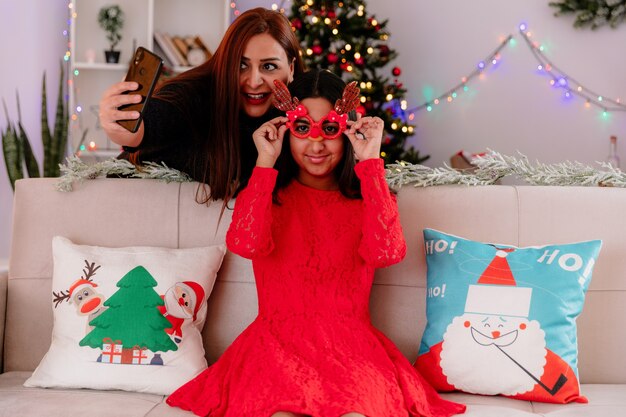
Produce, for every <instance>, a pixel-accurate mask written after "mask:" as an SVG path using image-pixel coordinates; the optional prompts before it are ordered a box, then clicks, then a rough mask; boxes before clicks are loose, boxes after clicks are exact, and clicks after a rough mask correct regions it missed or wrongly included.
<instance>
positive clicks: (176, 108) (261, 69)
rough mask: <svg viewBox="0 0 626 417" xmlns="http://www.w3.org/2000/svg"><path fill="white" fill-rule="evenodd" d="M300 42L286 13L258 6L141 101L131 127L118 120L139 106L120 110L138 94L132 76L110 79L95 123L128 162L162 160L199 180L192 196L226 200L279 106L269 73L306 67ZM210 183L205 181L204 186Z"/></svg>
mask: <svg viewBox="0 0 626 417" xmlns="http://www.w3.org/2000/svg"><path fill="white" fill-rule="evenodd" d="M303 68H304V65H303V62H302V58H301V57H300V49H299V43H298V40H297V39H296V37H295V35H294V34H293V31H292V30H291V25H290V23H289V21H288V20H287V18H286V17H285V16H283V15H282V14H280V13H279V12H275V11H271V10H267V9H264V8H256V9H251V10H248V11H246V12H245V13H242V14H241V15H240V16H239V17H238V18H237V19H236V20H235V21H234V22H233V23H232V24H231V25H230V27H229V28H228V30H227V31H226V34H225V35H224V38H223V39H222V41H221V43H220V45H219V46H218V48H217V50H216V51H215V54H214V55H213V56H212V57H211V59H209V60H208V61H207V62H206V63H204V64H203V65H200V66H199V67H197V68H194V69H192V70H190V71H187V72H185V73H183V74H180V75H179V76H177V77H175V78H173V79H172V80H170V81H168V82H166V83H164V84H163V86H161V87H160V88H159V90H157V92H156V93H155V94H154V96H153V97H152V99H151V101H150V102H149V103H148V106H147V107H146V112H145V114H144V116H143V121H142V123H141V126H140V127H139V130H138V131H137V132H136V133H130V132H129V131H127V130H126V129H124V128H123V127H121V126H120V125H118V124H117V123H116V122H117V121H118V120H124V119H137V118H138V117H139V113H138V112H135V111H132V112H127V111H121V110H118V108H119V107H120V106H123V105H125V104H130V103H137V102H139V101H141V96H140V95H138V94H124V93H125V92H128V91H131V92H132V91H134V90H136V89H137V88H138V85H137V83H135V82H121V83H117V84H115V85H113V86H111V87H110V88H109V89H108V90H107V91H106V92H105V93H104V95H103V97H102V99H101V100H100V124H101V125H102V128H103V129H104V131H105V132H106V133H107V135H108V136H109V138H111V140H112V141H113V142H115V143H117V144H119V145H121V146H123V147H124V152H123V153H122V155H120V157H121V158H123V159H128V160H130V161H131V162H133V163H141V162H145V161H153V162H164V163H165V164H166V165H168V166H169V167H171V168H176V169H179V170H181V171H184V172H186V173H188V174H189V175H190V176H191V177H192V178H193V179H194V180H196V181H199V182H200V183H201V184H200V187H199V189H198V195H197V200H198V202H201V203H207V202H208V201H209V200H220V199H223V200H224V201H225V203H226V202H227V201H228V200H229V199H230V198H231V197H233V196H234V195H235V194H236V193H237V192H238V191H239V190H240V189H242V188H243V187H244V186H245V184H246V183H247V181H248V178H249V177H250V174H251V173H252V168H253V167H254V164H255V161H256V148H255V146H254V143H253V142H252V140H251V137H252V132H253V131H254V130H256V128H258V127H259V126H260V125H261V124H263V123H264V122H266V121H267V120H269V119H271V118H273V117H275V116H276V115H277V113H275V110H273V107H272V104H271V91H272V89H271V88H272V86H273V81H274V80H275V79H279V80H281V81H282V82H285V83H288V82H290V81H291V80H292V79H293V77H294V75H297V74H299V73H301V72H302V71H303ZM207 185H208V187H207Z"/></svg>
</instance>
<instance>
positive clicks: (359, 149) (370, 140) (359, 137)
mask: <svg viewBox="0 0 626 417" xmlns="http://www.w3.org/2000/svg"><path fill="white" fill-rule="evenodd" d="M348 126H350V129H348V130H346V135H347V136H348V139H350V142H352V147H353V148H354V156H355V157H356V159H358V160H359V161H364V160H366V159H376V158H380V144H381V142H382V139H383V130H384V128H385V123H384V122H383V120H382V119H381V118H380V117H369V116H368V117H361V115H360V114H357V120H356V121H350V120H349V121H348Z"/></svg>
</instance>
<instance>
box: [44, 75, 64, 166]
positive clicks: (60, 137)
mask: <svg viewBox="0 0 626 417" xmlns="http://www.w3.org/2000/svg"><path fill="white" fill-rule="evenodd" d="M64 75H65V74H64V71H63V64H61V71H60V75H59V94H58V97H57V107H56V117H55V121H54V134H53V136H52V140H51V143H50V165H49V166H48V167H49V169H50V173H49V175H46V176H50V177H58V176H59V174H60V173H61V170H60V168H59V164H60V163H61V162H63V157H64V156H65V146H66V144H67V108H66V106H65V101H64V100H63V77H64ZM44 163H45V162H44Z"/></svg>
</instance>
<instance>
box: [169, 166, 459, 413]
mask: <svg viewBox="0 0 626 417" xmlns="http://www.w3.org/2000/svg"><path fill="white" fill-rule="evenodd" d="M355 169H356V173H357V175H358V176H359V178H360V179H361V188H362V194H363V200H360V199H358V200H352V199H348V198H346V197H344V196H343V195H342V194H341V193H340V192H339V191H321V190H316V189H313V188H309V187H307V186H305V185H302V184H300V183H298V182H297V181H295V180H294V181H292V182H291V184H290V185H289V186H287V187H286V188H285V189H284V190H282V192H281V193H280V194H279V197H280V204H279V205H277V204H272V189H273V188H274V184H275V181H276V175H277V171H275V170H273V169H268V168H265V169H264V168H255V169H254V172H253V175H252V178H251V179H250V182H249V184H248V187H247V188H246V189H245V190H244V191H243V192H241V193H240V195H239V197H237V201H236V204H235V211H234V214H233V220H232V223H231V225H230V229H229V231H228V233H227V236H226V242H227V245H228V247H229V249H230V250H231V251H232V252H234V253H237V254H239V255H241V256H243V257H246V258H250V259H252V266H253V268H254V275H255V279H256V285H257V292H258V302H259V315H258V317H257V318H256V319H255V320H254V322H253V323H251V324H250V326H249V327H248V328H247V329H246V330H244V331H243V332H242V334H241V335H240V336H239V337H237V339H236V340H235V341H234V342H233V344H232V345H231V346H230V347H229V348H228V349H227V350H226V351H225V352H224V354H223V355H222V356H221V357H220V359H219V360H218V361H217V362H216V363H215V364H213V365H212V366H210V367H209V368H208V369H206V370H205V371H204V372H203V373H201V374H200V375H198V376H197V377H196V378H194V379H192V380H191V381H189V382H188V383H186V384H185V385H183V386H182V387H181V388H179V389H178V390H177V391H175V392H174V393H173V394H172V395H171V396H170V397H169V398H168V399H167V403H168V404H170V405H172V406H177V407H180V408H183V409H185V410H191V411H193V412H194V413H196V414H197V415H201V416H211V417H222V416H224V417H270V416H271V415H272V414H273V413H275V412H277V411H290V412H293V413H301V414H306V415H310V416H313V417H339V416H341V415H342V414H345V413H348V412H358V413H361V414H363V415H365V416H367V417H405V416H411V417H417V416H450V415H452V414H455V413H462V412H463V411H464V410H465V406H464V405H461V404H456V403H452V402H448V401H445V400H443V399H441V398H440V397H439V395H438V394H437V393H436V392H435V391H434V389H433V388H432V387H431V386H430V385H428V383H427V382H426V381H425V380H424V379H423V378H422V377H421V376H420V375H419V374H418V373H417V371H416V370H415V369H414V368H413V367H412V366H411V364H410V363H409V361H408V360H407V359H406V358H405V357H404V356H403V355H402V353H401V352H400V351H399V350H398V349H397V348H396V347H395V345H394V344H393V342H391V341H390V340H389V339H388V338H387V337H385V336H384V335H383V334H382V333H381V332H380V331H379V330H377V329H376V328H374V327H373V325H372V324H371V322H370V316H369V296H370V289H371V287H372V281H373V277H374V269H375V268H380V267H385V266H389V265H392V264H394V263H397V262H399V261H400V260H402V259H403V257H404V255H405V253H406V245H405V242H404V238H403V236H402V229H401V226H400V222H399V219H398V210H397V206H396V203H395V199H394V197H393V196H391V195H390V193H389V191H388V187H387V183H386V182H385V177H384V169H383V161H382V159H378V160H367V161H363V162H361V163H359V164H357V166H356V168H355ZM357 248H358V250H357Z"/></svg>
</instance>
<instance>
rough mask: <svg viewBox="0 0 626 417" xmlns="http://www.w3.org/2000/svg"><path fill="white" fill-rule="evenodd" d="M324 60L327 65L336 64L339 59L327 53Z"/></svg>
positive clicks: (335, 55)
mask: <svg viewBox="0 0 626 417" xmlns="http://www.w3.org/2000/svg"><path fill="white" fill-rule="evenodd" d="M326 60H327V61H328V63H329V64H331V65H332V64H336V63H337V61H338V60H339V57H338V56H337V54H334V53H332V52H329V53H328V55H326Z"/></svg>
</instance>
